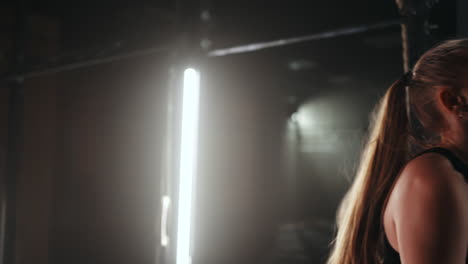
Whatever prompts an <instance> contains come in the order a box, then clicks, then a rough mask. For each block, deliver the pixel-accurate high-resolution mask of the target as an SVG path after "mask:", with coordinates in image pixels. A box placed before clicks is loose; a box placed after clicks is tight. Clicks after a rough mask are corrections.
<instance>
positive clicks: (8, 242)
mask: <svg viewBox="0 0 468 264" xmlns="http://www.w3.org/2000/svg"><path fill="white" fill-rule="evenodd" d="M26 8H27V5H26V1H25V0H19V1H17V6H16V14H15V19H16V23H15V29H14V31H13V32H14V39H15V41H14V43H15V46H14V49H15V52H14V57H13V58H12V59H11V60H12V63H11V65H12V69H13V71H14V72H20V71H21V69H22V68H23V66H24V52H25V49H26V38H27V30H28V15H27V10H26ZM9 88H10V94H9V102H8V142H7V157H6V173H5V185H4V188H5V190H4V191H5V195H4V196H3V198H4V200H3V201H2V205H4V206H5V207H4V213H5V214H4V222H3V223H2V225H3V227H4V232H5V233H4V237H3V241H2V242H3V243H2V244H3V250H2V251H3V256H2V257H3V258H2V260H1V261H2V264H14V263H16V229H17V228H16V206H17V189H18V188H17V183H18V176H19V172H20V163H21V148H22V137H21V135H22V124H21V122H22V116H23V115H22V111H23V82H22V81H21V80H15V81H14V82H11V83H10V84H9Z"/></svg>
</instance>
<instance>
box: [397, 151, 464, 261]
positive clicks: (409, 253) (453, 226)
mask: <svg viewBox="0 0 468 264" xmlns="http://www.w3.org/2000/svg"><path fill="white" fill-rule="evenodd" d="M467 195H468V193H467V187H466V184H465V182H464V179H463V175H461V174H460V173H459V172H458V171H456V170H455V169H454V168H453V166H452V164H451V162H450V161H449V160H448V159H447V158H445V157H444V156H442V155H440V154H438V153H426V154H424V155H421V156H419V157H417V158H415V159H413V160H412V161H410V162H409V163H408V164H407V165H406V167H405V168H404V169H403V171H402V172H401V174H400V176H399V178H398V180H397V182H396V184H395V187H394V190H393V191H392V194H391V196H390V201H389V203H391V204H392V205H391V218H392V222H393V224H394V230H393V231H394V232H395V233H394V235H395V239H394V240H393V241H398V242H397V247H398V248H399V249H400V255H401V257H402V260H406V261H405V262H403V263H462V262H460V261H464V260H465V257H466V250H467V245H468V228H467V226H466V222H467V221H468V205H467V197H468V196H467ZM448 260H450V261H448ZM452 260H453V261H454V262H452ZM463 263H464V262H463Z"/></svg>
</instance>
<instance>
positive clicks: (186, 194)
mask: <svg viewBox="0 0 468 264" xmlns="http://www.w3.org/2000/svg"><path fill="white" fill-rule="evenodd" d="M183 85H184V87H183V98H182V131H181V142H180V144H181V145H180V146H181V147H180V148H181V149H180V170H179V201H178V203H179V204H178V217H177V221H178V223H177V256H176V263H177V264H190V263H191V256H190V241H191V220H192V198H193V197H192V195H193V186H192V185H193V181H194V178H195V172H196V160H197V137H198V105H199V94H200V75H199V73H198V72H197V71H196V70H194V69H191V68H189V69H186V70H185V71H184V82H183Z"/></svg>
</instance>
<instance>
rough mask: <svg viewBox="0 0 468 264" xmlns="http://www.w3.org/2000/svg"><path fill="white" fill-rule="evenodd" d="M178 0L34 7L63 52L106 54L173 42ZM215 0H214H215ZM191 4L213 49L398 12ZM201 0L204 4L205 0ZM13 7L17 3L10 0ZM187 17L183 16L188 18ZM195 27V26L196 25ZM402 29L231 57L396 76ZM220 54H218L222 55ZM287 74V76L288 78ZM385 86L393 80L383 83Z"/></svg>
mask: <svg viewBox="0 0 468 264" xmlns="http://www.w3.org/2000/svg"><path fill="white" fill-rule="evenodd" d="M176 2H177V1H175V0H174V1H169V0H166V1H144V0H133V1H124V0H112V1H111V0H100V1H91V0H82V1H59V0H46V1H40V2H39V1H34V2H33V3H32V5H31V6H30V7H31V9H32V11H33V12H34V13H39V14H42V15H45V16H48V17H51V18H53V19H55V20H57V21H58V22H59V23H60V26H61V39H62V45H61V46H62V48H61V49H62V53H63V54H64V55H66V54H80V53H87V54H88V55H89V54H93V53H97V54H103V53H105V52H106V50H109V49H116V50H117V51H118V49H122V50H125V49H126V48H127V49H128V48H129V47H130V48H132V47H145V46H157V45H166V44H171V43H174V42H173V41H174V39H175V38H176V37H177V36H178V34H179V32H180V27H177V24H176V22H177V21H179V22H180V19H179V20H178V19H177V15H176V14H177V12H176V9H177V7H178V4H177V3H176ZM209 2H211V3H209ZM184 3H189V5H186V6H188V8H185V13H184V14H190V13H191V14H195V16H196V15H197V14H199V13H200V11H201V10H203V7H204V6H205V7H208V8H209V9H210V14H211V20H210V21H211V22H210V26H209V34H208V35H209V37H210V40H211V41H212V43H213V44H212V48H214V49H217V48H224V47H229V46H234V45H242V44H248V43H252V42H259V41H268V40H275V39H281V38H289V37H295V36H301V35H307V34H313V33H318V32H323V31H329V30H334V29H339V28H343V27H349V26H357V25H365V24H373V23H377V22H382V21H388V20H392V19H396V18H398V17H399V15H398V10H397V7H396V4H395V1H394V0H378V1H376V0H360V1H345V0H329V1H310V0H296V1H288V2H285V1H267V0H250V1H249V0H238V1H206V0H204V1H198V2H196V4H194V3H195V2H194V1H179V5H182V6H183V4H184ZM200 3H202V4H200ZM9 5H10V6H13V5H14V1H10V4H9ZM454 10H455V1H454V0H446V1H441V2H440V3H438V4H437V5H436V7H435V8H434V12H433V15H432V18H431V19H432V20H433V21H431V23H435V24H437V25H440V27H439V29H436V30H434V32H433V33H434V34H436V35H437V34H438V35H437V36H438V38H446V37H450V36H452V35H453V34H454V31H453V29H454V28H455V16H453V15H450V14H453V13H454ZM184 18H185V17H184ZM191 26H192V28H196V27H195V26H193V25H191ZM401 54H402V45H401V34H400V27H399V26H394V27H389V28H386V29H380V30H376V31H373V32H366V33H358V34H355V35H351V36H341V37H336V38H331V39H326V40H316V41H312V42H308V43H303V44H295V45H291V46H287V47H280V48H273V49H268V50H264V51H259V52H255V53H248V54H243V55H233V56H235V57H237V58H240V59H241V60H242V59H243V60H245V61H252V62H256V63H259V61H262V63H263V64H262V63H259V66H262V65H263V66H264V67H265V68H269V69H271V70H273V72H274V71H285V72H286V71H287V72H288V73H285V75H284V77H286V76H288V77H286V78H292V79H294V80H296V81H299V80H302V81H304V82H307V81H311V80H317V78H322V79H323V77H325V79H326V80H328V81H330V80H331V81H332V82H334V81H336V82H337V83H340V82H346V81H352V80H362V79H366V80H367V81H371V82H372V81H373V80H376V81H377V80H380V82H381V81H382V77H383V76H387V78H393V77H396V76H398V75H399V74H400V73H401V72H402V66H401V65H402V59H401V57H402V55H401ZM218 59H219V58H218ZM283 79H284V78H283ZM384 79H385V78H384ZM385 84H386V85H387V84H388V83H387V82H385Z"/></svg>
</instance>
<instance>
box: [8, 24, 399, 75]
mask: <svg viewBox="0 0 468 264" xmlns="http://www.w3.org/2000/svg"><path fill="white" fill-rule="evenodd" d="M401 22H402V21H401V20H400V19H394V20H388V21H383V22H379V23H374V24H369V25H360V26H354V27H345V28H339V29H335V30H331V31H325V32H320V33H316V34H311V35H306V36H300V37H292V38H286V39H280V40H273V41H267V42H258V43H252V44H247V45H241V46H236V47H230V48H223V49H217V50H211V51H207V52H206V53H205V54H204V55H206V56H207V57H220V56H227V55H234V54H241V53H247V52H254V51H259V50H263V49H267V48H275V47H283V46H288V45H293V44H298V43H304V42H309V41H316V40H322V39H330V38H336V37H340V36H346V35H353V34H358V33H364V32H369V31H374V30H382V29H386V28H392V27H395V26H398V25H400V24H401ZM171 50H173V47H172V46H171V45H163V46H156V47H151V48H148V49H141V50H135V51H129V52H126V53H121V54H117V55H112V56H109V57H102V58H95V59H89V60H84V61H76V62H71V63H68V64H63V65H54V66H49V67H45V68H42V69H39V70H31V71H27V72H22V73H17V74H13V75H7V76H3V77H0V80H2V81H12V80H24V79H28V78H32V77H37V76H42V75H49V74H54V73H59V72H65V71H70V70H76V69H80V68H85V67H90V66H94V65H99V64H105V63H110V62H115V61H120V60H124V59H131V58H135V57H141V56H145V55H153V54H156V53H161V52H170V51H171Z"/></svg>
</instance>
